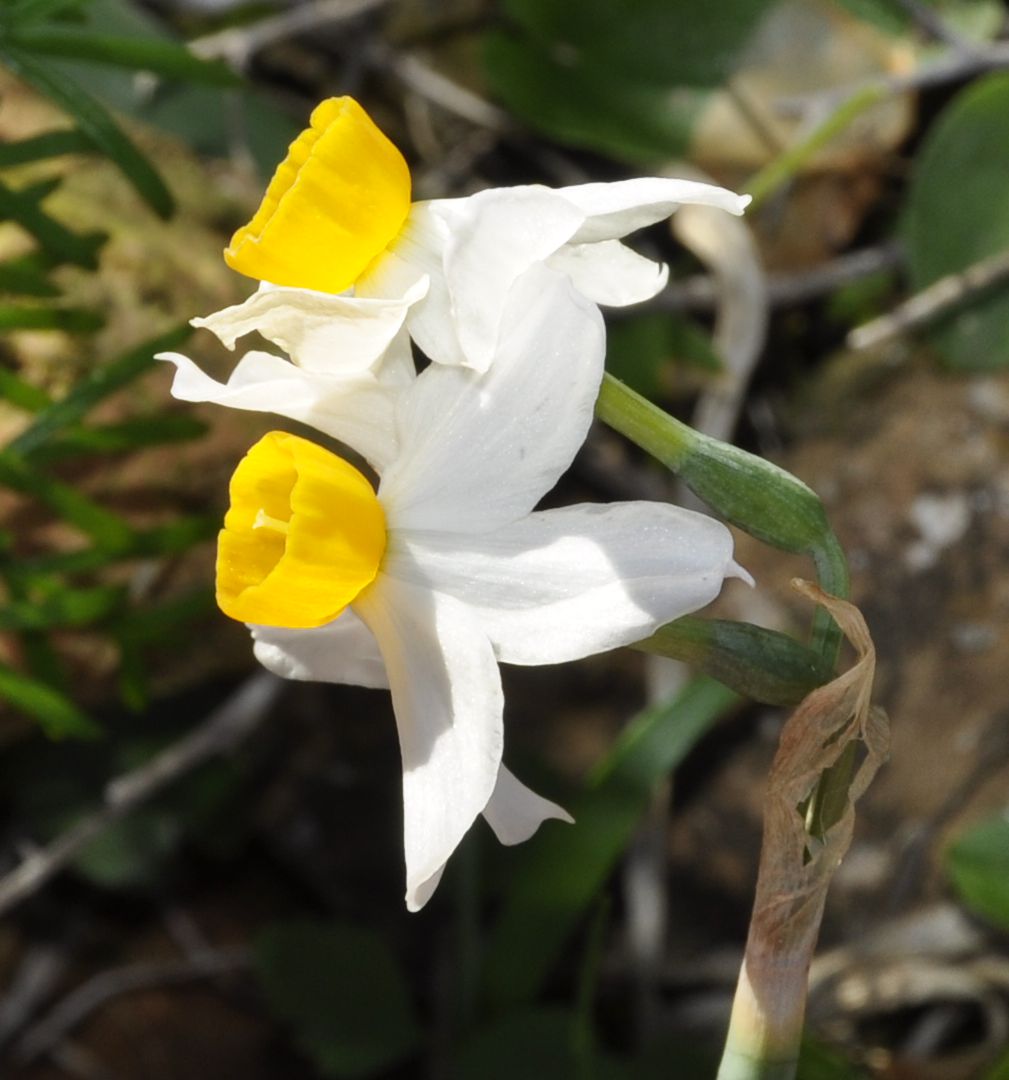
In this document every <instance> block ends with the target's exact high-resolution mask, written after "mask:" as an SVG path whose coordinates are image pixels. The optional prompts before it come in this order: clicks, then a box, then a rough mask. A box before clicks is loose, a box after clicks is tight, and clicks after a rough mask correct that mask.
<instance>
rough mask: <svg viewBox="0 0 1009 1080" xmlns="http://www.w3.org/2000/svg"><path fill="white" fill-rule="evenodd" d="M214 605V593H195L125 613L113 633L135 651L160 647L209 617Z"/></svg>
mask: <svg viewBox="0 0 1009 1080" xmlns="http://www.w3.org/2000/svg"><path fill="white" fill-rule="evenodd" d="M215 603H216V602H215V600H214V593H213V591H212V590H211V589H207V588H202V587H201V588H198V589H193V590H191V591H189V592H186V593H183V594H182V595H181V596H177V597H175V598H173V599H172V600H168V601H166V602H165V603H163V604H159V605H157V606H153V607H151V606H148V607H144V608H137V609H136V610H134V611H128V612H124V613H123V615H122V617H121V618H119V619H118V620H117V621H116V625H115V627H114V628H113V633H114V634H115V635H116V637H117V638H119V639H120V640H121V641H124V642H128V643H129V645H130V647H131V648H134V649H136V648H138V647H140V646H144V645H157V644H161V643H164V642H167V641H171V640H172V639H173V638H176V637H178V636H179V635H180V634H182V633H183V632H185V631H186V630H187V629H188V627H189V626H190V624H192V623H193V622H194V621H195V620H197V619H202V618H204V617H205V616H207V615H208V614H210V613H211V612H212V611H213V610H214V608H215Z"/></svg>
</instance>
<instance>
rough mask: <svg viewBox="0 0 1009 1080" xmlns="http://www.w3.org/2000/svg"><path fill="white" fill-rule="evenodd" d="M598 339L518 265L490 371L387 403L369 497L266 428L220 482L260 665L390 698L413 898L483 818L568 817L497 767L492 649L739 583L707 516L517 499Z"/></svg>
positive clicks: (697, 599) (530, 649) (666, 614)
mask: <svg viewBox="0 0 1009 1080" xmlns="http://www.w3.org/2000/svg"><path fill="white" fill-rule="evenodd" d="M603 349H604V333H603V327H602V320H601V317H600V315H599V312H598V309H596V308H595V306H594V305H593V304H592V303H591V302H590V301H588V300H586V299H585V298H584V297H582V296H581V295H579V294H578V293H577V292H576V291H575V289H574V287H573V286H572V284H571V282H570V281H569V280H568V279H567V278H566V277H564V276H562V275H561V274H559V273H557V272H556V271H552V270H549V269H547V268H546V267H534V268H532V269H531V270H529V271H528V272H527V273H526V274H525V275H523V277H522V278H520V279H519V281H518V282H516V284H515V285H514V287H513V288H512V289H510V290H509V295H508V299H507V302H506V304H505V307H504V311H503V315H502V322H501V334H500V337H499V341H498V345H497V352H496V355H495V357H494V363H493V364H492V365H491V366H490V367H489V369H488V371H487V373H486V374H483V375H481V374H478V373H476V372H474V371H471V370H467V369H464V368H460V367H452V366H438V365H431V366H430V367H429V368H428V369H426V370H425V371H424V372H423V373H422V374H421V375H420V376H419V377H417V378H416V379H415V380H414V381H413V382H412V383H411V384H410V385H409V386H408V387H407V388H406V389H405V390H403V391H402V392H401V393H400V394H399V396H398V399H397V402H396V408H395V420H396V435H395V440H394V441H395V452H394V455H393V457H392V458H391V459H390V460H389V461H388V462H387V463H386V464H385V465H384V466H383V467H382V468H381V469H380V470H379V471H380V473H381V478H380V483H379V487H378V491H377V494H376V493H375V492H374V491H373V490H372V489H371V487H370V485H369V484H368V483H367V481H366V480H365V479H364V477H362V476H361V475H360V474H359V473H356V471H355V470H352V469H351V468H350V467H349V466H347V465H346V463H344V462H343V461H342V460H341V459H340V458H337V457H336V456H335V455H331V454H329V453H328V451H324V450H322V449H321V448H320V447H317V446H315V445H314V444H312V443H309V442H306V441H305V440H302V439H298V438H297V437H295V436H291V435H283V434H279V433H274V434H273V435H268V436H266V437H265V438H264V439H263V440H261V442H260V443H258V444H257V445H256V446H255V447H254V448H253V449H252V450H251V451H250V452H249V455H248V456H247V457H246V459H245V460H244V461H243V462H242V463H241V464H240V465H239V468H238V470H237V471H236V473H235V477H234V479H233V481H232V489H231V494H232V508H231V510H230V511H229V513H228V516H227V518H226V519H225V529H224V531H223V532H222V535H221V545H220V549H219V559H218V599H219V602H220V603H221V606H222V608H223V609H224V610H225V611H226V612H227V613H228V614H231V615H232V616H233V617H236V618H239V619H241V620H243V621H246V622H248V623H250V624H252V630H253V635H254V637H255V640H256V646H255V649H256V655H257V656H258V658H259V659H260V661H261V662H262V663H263V664H265V665H266V666H267V667H269V668H271V669H272V670H274V671H277V672H279V673H280V674H282V675H284V676H287V677H289V678H298V679H318V680H326V681H331V682H348V683H357V684H361V685H364V686H385V685H388V686H389V688H390V689H391V692H392V701H393V707H394V711H395V715H396V722H397V727H398V731H399V739H400V746H401V751H402V758H403V802H404V807H403V812H404V834H405V837H404V844H405V854H406V880H407V890H406V899H407V905H408V907H410V909H411V910H416V909H418V908H420V907H421V906H422V905H423V904H424V903H425V902H426V901H427V899H428V898H429V897H430V895H431V893H432V892H433V890H434V888H435V886H436V885H437V883H438V880H439V878H440V876H441V873H442V871H443V868H444V866H445V863H446V860H447V859H448V858H449V856H450V855H451V853H452V851H453V850H454V849H455V847H456V845H457V844H458V843H459V841H460V840H461V839H462V837H463V835H464V834H465V833H466V831H467V830H468V829H469V827H470V825H471V824H472V823H473V821H474V819H475V818H476V817H477V816H478V815H479V814H481V813H482V814H483V815H484V816H485V817H486V818H487V820H488V821H489V823H490V824H491V826H492V828H493V829H494V831H495V833H496V834H497V835H498V837H499V838H500V839H501V840H502V841H503V842H505V843H515V842H518V841H520V840H523V839H525V838H526V837H528V836H530V835H531V834H532V833H533V832H534V831H535V829H536V828H537V827H538V825H539V824H540V822H542V821H543V820H544V819H546V818H549V817H565V816H566V815H565V814H564V812H563V811H562V810H560V809H559V808H558V807H556V806H554V805H553V804H552V803H549V802H547V801H546V800H544V799H541V798H539V797H538V796H536V795H534V794H533V793H532V792H531V791H529V790H528V789H526V788H525V787H523V786H522V785H521V784H520V783H519V782H518V781H517V780H516V779H515V778H514V777H513V776H512V775H511V774H510V773H508V772H507V771H506V770H505V769H504V768H503V766H502V764H501V760H502V742H503V731H502V710H503V697H502V689H501V681H500V674H499V671H498V663H499V661H503V662H506V663H515V664H547V663H557V662H560V661H565V660H571V659H575V658H578V657H582V656H586V655H589V654H592V653H596V652H599V651H603V650H606V649H612V648H614V647H616V646H619V645H624V644H628V643H630V642H633V641H636V640H639V639H640V638H642V637H645V636H647V635H648V634H650V633H651V632H653V631H654V630H655V629H656V628H657V627H658V626H660V625H661V624H663V623H665V622H667V621H669V620H671V619H674V618H677V617H679V616H681V615H684V614H686V613H688V612H691V611H694V610H696V609H697V608H699V607H702V606H703V605H705V604H707V603H708V602H709V601H710V600H712V599H713V598H714V597H715V596H716V595H717V593H718V592H719V590H720V588H721V585H722V582H723V580H724V579H725V578H726V577H730V576H745V574H744V572H743V571H741V570H740V569H739V567H737V566H736V564H735V563H734V562H733V560H732V539H731V536H730V534H729V532H728V530H727V529H726V528H725V527H724V526H722V525H721V524H719V523H718V522H716V521H714V520H712V519H711V518H707V517H705V516H703V515H699V514H695V513H691V512H689V511H686V510H682V509H679V508H677V507H673V506H669V505H664V504H659V503H645V502H633V503H623V504H614V505H591V506H590V505H584V506H573V507H568V508H565V509H560V510H547V511H535V510H534V507H535V505H536V503H537V502H538V501H539V500H540V498H541V497H542V496H543V495H544V494H545V493H546V492H547V491H548V490H549V489H550V488H551V487H552V486H553V485H554V483H555V482H556V481H557V479H558V478H559V477H560V475H561V474H562V472H563V471H564V470H565V469H566V468H567V467H568V465H569V464H570V463H571V460H572V458H573V457H574V455H575V453H576V452H577V450H578V448H579V447H580V446H581V444H582V442H583V440H584V438H585V435H586V433H587V430H588V426H589V424H590V422H591V419H592V413H593V406H594V403H595V398H596V395H597V392H598V386H599V380H600V377H601V359H602V353H603Z"/></svg>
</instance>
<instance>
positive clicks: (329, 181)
mask: <svg viewBox="0 0 1009 1080" xmlns="http://www.w3.org/2000/svg"><path fill="white" fill-rule="evenodd" d="M410 200H411V186H410V173H409V169H408V167H407V165H406V162H405V161H404V160H403V157H402V155H401V154H400V153H399V151H398V150H397V149H396V147H395V146H393V144H392V143H391V142H390V141H389V140H388V139H387V138H386V137H385V135H383V134H382V132H381V131H380V130H379V129H378V128H377V127H376V126H375V124H374V122H373V121H372V120H371V118H370V117H369V116H368V114H367V113H366V112H365V111H364V110H363V109H362V108H361V106H360V105H358V104H357V102H356V101H354V100H353V98H348V97H343V98H330V99H329V100H327V101H324V102H322V103H321V104H320V105H319V106H318V107H317V108H316V109H315V111H314V112H313V113H312V118H311V125H310V127H309V128H308V129H307V130H306V131H304V132H303V133H302V134H301V135H300V136H299V137H298V138H297V139H296V140H295V142H294V143H292V144H291V148H290V151H289V153H288V156H287V158H286V159H285V160H284V161H283V162H282V163H281V165H280V166H279V167H278V169H277V171H276V173H275V175H274V177H273V179H272V181H271V182H270V185H269V187H268V189H267V192H266V195H265V196H264V198H263V202H262V205H261V206H260V208H259V210H258V211H257V212H256V214H255V216H254V217H253V219H252V220H251V221H250V222H249V224H248V225H245V226H243V227H242V228H241V229H239V230H238V232H236V233H235V235H234V237H233V238H232V241H231V244H230V246H229V247H228V248H227V250H226V251H225V259H226V261H227V262H228V264H229V265H230V266H232V267H233V268H234V269H235V270H238V271H239V272H241V273H243V274H247V275H248V276H249V277H252V278H255V279H257V280H259V281H263V282H269V283H272V284H274V285H282V286H288V287H291V288H295V289H301V290H312V291H317V292H323V293H342V292H346V291H348V290H352V291H353V294H354V296H355V297H361V298H369V297H371V298H376V297H383V298H387V299H395V298H400V297H403V296H405V295H407V293H408V292H409V290H411V289H412V288H416V287H417V286H418V284H419V283H421V282H423V281H425V280H426V282H427V294H426V296H424V297H423V298H422V299H421V300H419V301H418V302H417V303H416V304H415V305H413V306H412V307H411V309H410V311H409V312H408V314H407V326H408V328H409V331H410V333H411V335H412V336H413V338H414V340H415V341H416V342H417V344H418V345H419V346H420V347H421V349H423V350H424V352H425V353H426V354H427V355H428V357H429V358H430V359H432V360H434V361H436V362H438V363H444V364H461V365H463V366H467V367H472V368H475V369H476V370H478V371H484V370H486V368H487V366H488V364H489V363H490V362H491V359H492V357H493V356H494V354H495V350H496V348H497V343H498V340H499V337H500V334H501V321H502V316H503V312H504V309H505V304H506V303H507V300H508V294H509V291H510V290H511V288H512V286H513V285H514V283H515V282H516V281H517V280H518V279H519V278H520V277H521V276H522V274H523V273H525V271H526V270H528V269H529V268H530V267H531V266H535V265H537V264H544V265H546V266H548V267H550V268H552V269H554V270H556V271H558V272H560V273H563V274H565V275H566V276H567V277H569V278H570V280H571V281H572V282H573V283H574V285H575V287H576V288H577V290H578V291H579V292H580V293H581V294H582V295H583V296H585V297H587V298H588V299H590V300H592V301H594V302H596V303H599V304H610V305H617V306H621V305H625V304H633V303H637V302H638V301H640V300H646V299H648V298H649V297H651V296H654V295H655V293H657V292H658V291H659V290H660V289H661V288H662V287H663V285H664V284H665V281H666V268H665V267H664V266H661V265H659V264H657V263H654V262H652V261H651V260H649V259H645V258H643V257H642V256H640V255H637V254H635V253H634V252H633V251H631V250H630V249H629V248H627V247H625V246H624V245H623V244H621V243H620V238H621V237H623V236H626V235H627V234H628V233H630V232H633V231H634V230H636V229H640V228H642V227H644V226H646V225H651V224H653V223H655V222H657V221H661V220H662V219H663V218H665V217H668V216H669V215H670V214H671V213H672V212H673V211H674V210H675V209H676V208H677V206H679V205H681V204H683V203H703V204H706V205H709V206H717V207H720V208H721V209H723V210H727V211H729V212H730V213H734V214H739V213H742V211H743V208H744V207H745V206H746V204H747V202H748V201H749V200H748V197H745V196H739V195H735V194H733V193H732V192H730V191H726V190H725V189H723V188H719V187H715V186H713V185H711V184H703V183H697V182H695V181H691V180H673V179H664V178H659V177H652V178H643V179H636V180H626V181H620V182H617V183H611V184H581V185H578V186H575V187H565V188H559V189H556V190H554V189H551V188H547V187H543V186H540V185H529V186H523V187H511V188H493V189H490V190H487V191H481V192H479V193H477V194H475V195H471V196H469V197H467V198H459V199H434V200H431V201H428V202H417V203H411V201H410Z"/></svg>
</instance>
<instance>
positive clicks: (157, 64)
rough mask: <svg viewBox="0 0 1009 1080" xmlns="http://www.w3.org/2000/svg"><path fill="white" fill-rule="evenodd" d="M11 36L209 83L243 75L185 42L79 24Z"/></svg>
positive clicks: (45, 50) (81, 56)
mask: <svg viewBox="0 0 1009 1080" xmlns="http://www.w3.org/2000/svg"><path fill="white" fill-rule="evenodd" d="M9 40H10V41H13V42H14V43H15V45H17V46H19V47H20V48H23V49H25V50H27V51H28V52H30V53H37V54H41V55H42V56H62V57H67V58H69V59H74V60H91V61H95V62H97V63H101V64H113V65H115V66H117V67H124V68H129V69H130V70H131V71H151V72H153V73H154V74H155V75H164V76H166V77H167V78H171V79H182V80H184V81H186V82H193V83H201V84H204V85H207V86H240V85H241V79H239V78H238V76H237V75H235V74H234V72H233V71H232V70H231V69H230V68H228V67H227V66H225V65H224V64H222V63H220V62H219V61H216V60H215V61H211V60H201V59H200V58H199V57H198V56H195V55H194V54H193V53H191V52H190V51H189V50H188V49H187V48H186V47H185V46H184V45H179V44H176V43H175V42H172V41H158V40H155V39H152V38H129V37H118V36H116V35H113V34H101V33H95V32H94V31H93V30H86V29H81V28H77V27H60V26H45V27H36V26H32V27H25V28H23V29H18V30H16V31H15V32H13V33H11V34H10V35H9Z"/></svg>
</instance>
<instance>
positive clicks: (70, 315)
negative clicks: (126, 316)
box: [0, 304, 105, 334]
mask: <svg viewBox="0 0 1009 1080" xmlns="http://www.w3.org/2000/svg"><path fill="white" fill-rule="evenodd" d="M104 325H105V317H104V316H103V315H102V314H101V313H100V312H98V311H87V310H86V309H84V308H60V307H31V306H28V305H25V304H4V305H0V331H4V330H61V331H63V332H64V333H68V334H88V333H92V332H94V331H95V330H101V328H102V327H103V326H104Z"/></svg>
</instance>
